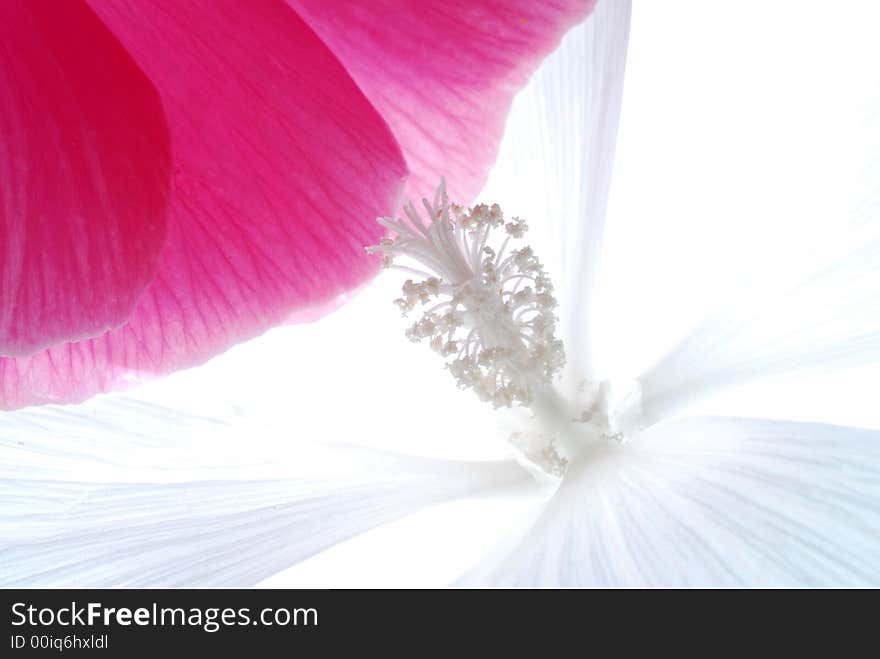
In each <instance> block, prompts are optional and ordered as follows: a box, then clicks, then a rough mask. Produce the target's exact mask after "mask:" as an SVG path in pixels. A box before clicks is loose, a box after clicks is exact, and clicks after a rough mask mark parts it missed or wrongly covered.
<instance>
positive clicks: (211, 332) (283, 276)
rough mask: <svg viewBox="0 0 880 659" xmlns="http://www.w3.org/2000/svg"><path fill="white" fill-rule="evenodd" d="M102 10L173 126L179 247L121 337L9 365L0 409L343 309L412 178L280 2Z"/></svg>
mask: <svg viewBox="0 0 880 659" xmlns="http://www.w3.org/2000/svg"><path fill="white" fill-rule="evenodd" d="M90 4H91V5H92V8H93V9H94V10H95V12H96V13H97V14H98V15H99V17H100V19H101V21H103V23H104V24H106V25H107V27H109V28H110V30H111V31H112V32H113V35H115V37H116V38H118V39H119V41H121V42H122V44H123V46H124V47H125V49H126V50H127V51H128V53H129V54H130V55H131V57H132V58H133V59H134V60H135V62H136V63H137V65H138V66H139V67H140V68H141V69H142V70H143V72H144V73H145V74H146V75H147V77H148V78H149V80H150V81H151V82H152V83H153V85H154V86H155V88H156V89H157V90H158V93H159V97H160V99H161V102H162V105H163V107H164V109H165V112H166V115H167V117H168V124H169V128H170V132H171V143H172V158H173V162H174V185H173V195H172V199H171V205H170V211H169V216H168V234H167V239H166V242H165V245H164V248H163V250H162V253H161V255H160V257H159V262H158V269H157V272H156V277H155V278H154V279H153V281H152V283H151V285H150V286H149V287H148V288H147V289H146V291H145V292H144V293H143V295H142V296H141V297H140V298H139V300H138V303H137V305H136V306H135V308H134V311H133V313H132V314H131V316H130V317H129V318H128V321H127V322H126V323H125V324H124V325H123V326H122V327H119V328H118V329H115V330H113V331H111V332H108V333H106V334H104V335H102V336H100V337H98V338H95V339H92V340H89V341H81V342H78V343H70V344H62V345H60V346H56V347H54V348H51V349H49V350H47V351H44V352H40V353H37V354H35V355H33V356H31V357H29V358H26V359H22V360H11V359H5V360H0V407H6V408H10V407H20V406H24V405H29V404H36V403H46V402H76V401H80V400H83V399H85V398H87V397H89V396H92V395H94V394H95V393H97V392H102V391H108V390H114V389H119V388H122V387H125V386H127V385H129V384H130V383H132V382H134V381H139V380H142V379H148V378H151V377H154V376H155V375H157V374H165V373H168V372H170V371H174V370H178V369H181V368H187V367H190V366H195V365H197V364H201V363H203V362H204V361H206V360H207V359H208V358H210V357H213V356H215V355H217V354H219V353H221V352H223V351H224V350H226V349H227V348H229V346H231V345H234V344H235V343H239V342H241V341H244V340H246V339H250V338H253V337H254V336H257V335H259V334H261V333H262V332H265V331H266V330H267V329H269V328H270V327H273V326H276V325H279V324H281V323H284V322H287V321H288V320H289V319H290V318H291V316H292V315H295V316H296V317H297V318H298V319H304V318H305V319H309V318H311V319H314V318H315V317H317V316H319V315H320V314H321V313H322V312H326V311H327V310H328V309H331V308H334V306H335V304H338V302H339V300H340V297H341V296H343V295H345V294H348V293H350V292H351V291H352V290H354V289H356V288H358V287H359V286H361V285H362V284H363V283H364V282H365V281H367V280H369V279H370V278H372V277H373V276H374V275H375V273H376V271H377V269H378V262H377V261H376V259H373V258H370V257H368V256H367V255H366V254H365V253H364V250H363V247H364V245H368V244H372V243H375V242H376V241H377V240H378V239H379V237H380V236H381V234H382V232H383V229H382V228H381V227H380V226H378V225H377V224H376V222H375V218H376V217H377V216H379V215H387V214H389V213H391V212H392V211H393V209H394V208H395V207H396V206H397V204H398V200H399V195H400V192H401V190H402V186H403V182H404V179H405V177H406V173H407V170H406V164H405V163H404V161H403V156H402V155H401V153H400V149H399V147H398V145H397V142H396V141H395V139H394V136H393V135H392V134H391V131H390V130H389V128H388V125H387V124H386V123H385V121H384V120H383V118H382V117H381V116H380V115H379V114H378V113H377V112H376V110H375V108H374V107H373V106H372V105H371V104H370V102H369V101H368V100H367V98H366V97H365V96H364V95H363V93H362V92H361V91H360V89H359V88H358V87H357V85H356V84H355V83H354V81H353V80H352V79H351V77H350V76H349V74H348V72H347V71H346V69H345V68H344V67H343V66H342V64H340V62H339V60H338V59H337V58H336V57H335V55H334V54H333V53H332V52H331V51H330V50H329V49H328V48H327V46H326V45H325V44H324V43H322V42H321V40H320V39H319V38H318V37H317V36H316V35H315V33H314V32H313V31H312V30H311V29H310V28H309V27H308V26H307V25H306V24H305V23H304V22H303V21H302V20H301V19H300V18H299V17H298V16H297V15H296V13H295V12H294V11H293V10H292V9H291V8H290V7H289V6H287V4H286V3H284V2H283V0H267V1H265V2H258V3H237V2H219V3H218V2H207V1H204V0H200V1H190V2H165V1H163V0H143V1H140V0H138V1H136V2H135V1H129V0H120V1H118V2H117V1H112V2H107V1H104V0H93V2H91V3H90ZM145 25H150V26H151V29H144V26H145Z"/></svg>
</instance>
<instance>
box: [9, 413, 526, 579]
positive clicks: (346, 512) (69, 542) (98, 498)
mask: <svg viewBox="0 0 880 659" xmlns="http://www.w3.org/2000/svg"><path fill="white" fill-rule="evenodd" d="M0 429H2V430H0V434H2V440H0V455H2V465H3V466H2V467H0V496H2V497H3V500H4V506H3V509H2V512H0V537H2V541H0V565H2V568H0V583H2V584H3V585H6V586H10V585H24V586H79V587H81V586H114V585H115V586H147V585H152V586H219V585H225V586H245V585H251V584H254V583H256V582H258V581H260V580H262V579H264V578H266V577H268V576H271V575H272V574H274V573H275V572H278V571H279V570H282V569H284V568H286V567H289V566H290V565H292V564H294V563H296V562H298V561H300V560H303V559H305V558H307V557H309V556H311V555H313V554H315V553H317V552H319V551H321V550H322V549H324V548H326V547H329V546H331V545H333V544H334V543H337V542H340V541H342V540H344V539H346V538H349V537H351V536H353V535H356V534H358V533H361V532H363V531H365V530H368V529H370V528H373V527H375V526H378V525H380V524H383V523H385V522H389V521H391V520H394V519H397V518H400V517H402V516H404V515H407V514H409V513H411V512H414V511H417V510H419V509H422V508H425V507H427V506H430V505H433V504H435V503H438V502H442V501H447V500H452V499H456V498H460V497H467V496H470V495H474V494H481V493H487V492H492V491H498V490H504V489H506V488H507V487H510V486H514V485H523V484H524V483H527V482H528V478H527V477H526V475H525V472H523V471H522V469H521V468H519V467H518V466H517V465H516V464H515V463H511V462H491V463H490V462H483V463H458V462H449V461H442V460H430V459H424V458H414V457H407V456H402V455H394V454H388V453H378V452H372V451H367V450H364V449H356V448H353V447H343V446H338V445H336V446H329V445H315V444H313V443H310V442H308V441H304V440H303V439H301V438H298V439H297V440H296V441H283V440H287V438H286V437H283V438H280V439H279V438H278V437H277V436H273V435H272V434H271V431H270V430H268V429H267V428H265V427H260V426H256V425H250V426H247V427H244V426H243V425H242V424H241V423H239V424H227V423H224V422H222V421H218V420H214V419H210V418H204V417H195V416H189V415H186V414H181V413H180V412H176V411H172V410H168V409H163V408H160V407H156V406H151V405H147V404H144V403H140V402H137V401H131V400H127V399H124V398H116V399H113V400H111V401H106V402H105V401H97V400H96V401H92V402H90V403H88V404H85V405H83V406H79V407H77V408H55V407H46V408H40V409H37V410H32V411H26V412H17V413H13V414H9V415H6V416H5V417H4V418H3V420H2V425H0ZM364 560H365V562H364V569H369V558H368V557H365V559H364Z"/></svg>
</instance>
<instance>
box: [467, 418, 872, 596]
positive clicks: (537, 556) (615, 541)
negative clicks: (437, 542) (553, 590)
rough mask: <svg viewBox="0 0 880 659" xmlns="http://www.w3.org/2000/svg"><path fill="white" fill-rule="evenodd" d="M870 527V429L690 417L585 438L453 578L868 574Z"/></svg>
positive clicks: (678, 582) (665, 579)
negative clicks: (516, 519)
mask: <svg viewBox="0 0 880 659" xmlns="http://www.w3.org/2000/svg"><path fill="white" fill-rule="evenodd" d="M878 535H880V432H878V431H871V430H862V429H856V428H846V427H840V426H826V425H818V424H796V423H787V422H772V421H763V420H752V419H733V418H723V417H692V418H687V419H684V420H681V421H676V422H672V423H669V424H666V425H663V426H657V427H655V428H652V429H651V430H649V431H647V432H646V433H645V434H644V435H643V436H641V437H639V438H638V439H637V440H636V441H635V442H633V443H632V444H629V445H625V446H618V447H608V448H606V449H605V450H602V451H597V452H596V454H595V455H593V456H592V459H591V460H589V461H588V462H586V463H582V464H581V465H580V466H579V467H578V468H576V470H575V471H574V472H573V473H569V475H568V476H566V479H565V480H564V481H563V484H562V486H561V487H560V489H559V491H558V492H557V493H556V495H555V496H554V498H553V499H552V500H551V501H550V503H549V504H548V506H547V507H546V508H545V510H544V511H543V512H542V513H541V515H540V516H539V517H538V519H537V520H536V521H535V523H534V524H533V525H532V526H531V527H530V528H529V529H528V531H527V532H526V533H525V534H524V535H523V536H522V537H521V538H520V539H519V540H518V541H517V542H515V543H514V544H513V547H512V548H511V547H510V546H508V547H506V548H501V549H499V550H498V551H497V553H496V554H495V555H494V556H492V557H491V558H490V559H489V560H486V561H485V562H484V563H482V564H481V565H480V566H478V567H477V568H475V569H474V570H472V571H471V572H470V573H468V574H467V575H466V576H465V577H464V579H463V581H462V583H465V584H493V585H513V584H515V585H540V586H554V585H556V586H838V587H839V586H868V585H874V586H876V585H878V584H880V544H878V543H877V537H878Z"/></svg>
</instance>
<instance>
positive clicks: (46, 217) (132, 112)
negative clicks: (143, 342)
mask: <svg viewBox="0 0 880 659" xmlns="http://www.w3.org/2000/svg"><path fill="white" fill-rule="evenodd" d="M0 44H2V55H0V300H2V301H3V302H2V307H0V355H14V356H27V355H30V354H33V353H34V352H37V351H39V350H42V349H44V348H46V347H47V346H50V345H53V344H57V343H60V342H62V341H71V340H77V339H82V338H89V337H93V336H98V335H100V334H102V333H104V332H105V331H107V330H108V329H110V328H114V327H117V326H119V325H121V324H122V323H123V322H124V321H125V320H126V319H127V318H128V316H129V315H130V314H131V311H132V309H133V308H134V306H135V303H136V302H137V300H138V298H139V297H140V295H141V293H143V291H144V288H145V287H146V286H147V285H148V284H149V283H150V281H151V280H152V279H153V277H154V275H155V274H156V265H157V260H158V258H159V252H160V250H161V249H162V246H163V245H164V243H165V237H166V215H167V213H168V203H169V197H170V196H171V173H172V165H171V154H170V151H171V147H170V136H169V134H168V126H167V124H166V118H165V112H164V109H163V107H162V104H161V102H160V100H159V96H158V94H157V93H156V89H155V88H154V87H153V85H152V84H151V82H150V81H149V80H148V79H147V77H146V76H145V75H144V73H143V72H142V71H141V70H140V69H139V68H138V66H137V64H135V62H134V61H133V60H132V58H131V56H130V55H129V54H128V53H127V52H126V51H125V49H124V48H123V47H122V45H121V44H120V43H119V41H117V39H116V38H115V37H114V36H113V34H112V33H111V32H110V31H109V30H108V29H107V27H106V26H105V25H103V24H102V23H101V21H100V19H99V18H98V17H97V16H95V14H94V13H93V12H92V11H91V10H90V9H89V8H88V7H87V6H86V5H85V4H84V3H81V2H63V3H53V2H46V1H44V0H36V1H34V2H18V1H13V2H4V3H3V4H2V6H0ZM0 397H2V395H0Z"/></svg>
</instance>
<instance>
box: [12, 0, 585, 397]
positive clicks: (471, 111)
mask: <svg viewBox="0 0 880 659" xmlns="http://www.w3.org/2000/svg"><path fill="white" fill-rule="evenodd" d="M592 5H593V0H572V1H571V2H567V1H562V2H553V3H537V4H536V3H533V2H525V1H523V2H499V1H496V0H480V1H478V2H472V1H467V2H448V1H446V0H444V1H443V2H424V1H421V0H409V1H404V0H401V1H390V2H370V3H362V2H357V1H353V0H351V1H344V0H343V1H339V2H326V1H324V0H320V1H316V2H313V1H310V0H302V1H299V0H290V2H285V1H284V0H260V1H259V2H248V3H244V2H237V1H235V0H230V1H224V2H214V1H213V0H212V1H210V2H209V1H205V0H191V1H188V2H183V3H181V2H166V1H164V0H143V1H142V0H132V1H123V2H117V1H115V0H88V1H86V0H71V1H69V2H63V3H58V2H52V1H51V0H36V1H33V2H30V1H28V2H25V1H23V0H22V1H19V0H15V1H14V2H6V3H4V4H3V7H2V9H0V25H2V27H0V30H2V32H0V37H2V42H3V58H2V64H0V149H2V156H3V158H2V159H3V162H4V165H3V169H0V194H2V204H0V232H2V233H0V237H2V245H3V246H2V251H0V281H2V288H0V290H2V297H3V300H4V302H3V311H2V314H0V356H2V357H0V406H2V407H3V408H7V409H8V408H16V407H21V406H25V405H30V404H36V403H47V402H56V403H63V402H76V401H81V400H83V399H85V398H87V397H89V396H92V395H94V394H95V393H98V392H102V391H108V390H112V389H117V388H119V387H122V386H125V385H128V384H130V383H132V382H137V381H140V380H143V379H146V378H149V377H150V376H153V375H156V374H164V373H168V372H170V371H174V370H177V369H180V368H184V367H189V366H193V365H196V364H199V363H202V362H204V361H205V360H207V359H208V358H210V357H212V356H214V355H217V354H218V353H220V352H222V351H223V350H225V349H226V348H228V347H229V346H230V345H233V344H235V343H237V342H240V341H242V340H245V339H248V338H251V337H253V336H256V335H258V334H260V333H262V332H264V331H265V330H266V329H268V328H270V327H272V326H274V325H277V324H279V323H283V322H288V321H291V320H303V319H306V320H307V319H314V318H317V317H318V316H320V315H321V314H323V313H325V312H326V311H327V310H328V309H331V308H333V307H334V306H336V305H337V304H338V303H339V302H340V300H341V299H342V298H343V297H344V296H345V295H346V294H347V293H349V292H350V291H352V290H353V289H355V288H357V287H359V286H360V285H362V284H363V283H364V282H365V281H367V280H368V279H370V278H371V277H372V276H373V275H374V274H375V272H376V269H377V264H376V262H375V260H373V259H369V258H367V257H366V256H365V255H364V254H363V251H362V246H363V245H364V244H367V243H370V242H374V241H375V240H377V239H378V238H379V237H380V236H381V229H380V228H379V227H377V226H376V225H375V223H374V222H373V219H374V218H375V217H376V216H378V215H385V214H389V213H392V212H394V209H395V207H396V205H397V203H398V200H399V198H400V194H401V193H402V192H404V189H403V184H404V181H405V179H406V178H407V174H408V173H409V178H408V181H409V182H408V183H407V186H406V188H405V191H406V192H407V193H408V194H424V192H425V190H423V189H422V186H423V183H424V181H426V180H430V181H432V183H431V185H432V186H433V185H434V181H435V180H436V179H437V178H438V177H439V175H440V173H441V171H442V173H443V174H445V175H446V176H447V177H448V179H449V181H450V185H451V186H452V187H453V189H454V190H455V191H456V193H457V194H459V195H461V196H462V198H464V199H470V198H471V197H472V196H473V195H474V194H475V193H476V192H477V191H478V190H479V189H480V187H481V186H482V184H483V182H484V180H485V176H486V172H487V169H488V166H489V165H490V164H491V162H492V161H493V159H494V156H495V152H496V150H497V146H498V139H499V137H500V133H501V128H502V125H503V120H504V116H505V115H506V112H507V109H508V107H509V104H510V101H511V98H512V96H513V94H514V92H515V91H516V89H517V88H518V87H520V86H522V84H524V83H525V81H526V80H527V78H528V76H529V74H530V73H531V72H532V71H533V70H534V68H535V66H536V65H537V63H538V62H539V61H540V59H541V58H542V57H543V56H544V55H545V54H546V53H547V52H549V51H550V50H551V49H552V48H553V47H555V46H556V45H557V44H558V41H559V38H560V36H561V35H562V34H563V33H564V32H565V31H566V30H567V29H568V28H569V27H570V26H571V25H573V24H574V23H576V22H577V21H579V20H580V19H582V18H583V17H584V16H585V15H586V14H587V12H588V11H589V10H590V8H591V7H592Z"/></svg>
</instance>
